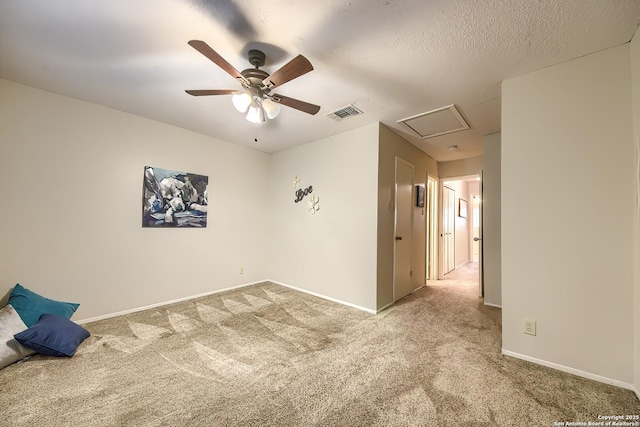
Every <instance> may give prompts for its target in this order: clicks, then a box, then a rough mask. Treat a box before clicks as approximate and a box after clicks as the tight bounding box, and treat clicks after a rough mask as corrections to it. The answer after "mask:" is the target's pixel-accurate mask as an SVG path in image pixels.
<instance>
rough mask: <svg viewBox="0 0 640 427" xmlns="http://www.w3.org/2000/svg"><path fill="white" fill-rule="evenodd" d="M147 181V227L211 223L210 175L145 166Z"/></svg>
mask: <svg viewBox="0 0 640 427" xmlns="http://www.w3.org/2000/svg"><path fill="white" fill-rule="evenodd" d="M143 182H144V184H143V188H142V226H143V227H190V228H203V227H206V226H207V206H208V205H209V196H208V186H209V177H207V176H204V175H197V174H194V173H188V172H178V171H174V170H170V169H162V168H157V167H151V166H145V167H144V180H143Z"/></svg>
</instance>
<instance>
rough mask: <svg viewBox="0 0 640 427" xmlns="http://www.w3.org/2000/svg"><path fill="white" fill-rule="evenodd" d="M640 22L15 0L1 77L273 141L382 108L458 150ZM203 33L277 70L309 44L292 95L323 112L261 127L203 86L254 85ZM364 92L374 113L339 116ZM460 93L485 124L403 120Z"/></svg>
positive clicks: (473, 145) (593, 16)
mask: <svg viewBox="0 0 640 427" xmlns="http://www.w3.org/2000/svg"><path fill="white" fill-rule="evenodd" d="M639 20H640V0H565V1H559V0H558V1H552V0H404V1H402V0H386V1H372V0H367V1H365V0H360V1H357V0H353V1H337V0H323V1H299V2H291V1H290V0H287V1H281V0H270V1H268V2H265V1H260V0H236V1H232V0H217V1H205V0H135V1H131V0H92V1H86V0H55V1H52V0H19V1H18V0H16V1H11V0H6V1H2V2H0V77H2V78H6V79H9V80H13V81H16V82H19V83H24V84H27V85H30V86H34V87H38V88H42V89H45V90H48V91H51V92H55V93H59V94H63V95H68V96H71V97H74V98H79V99H83V100H87V101H90V102H94V103H97V104H101V105H105V106H109V107H112V108H115V109H118V110H122V111H125V112H129V113H133V114H136V115H139V116H143V117H148V118H151V119H154V120H158V121H162V122H165V123H169V124H172V125H176V126H179V127H182V128H186V129H190V130H193V131H195V132H199V133H202V134H206V135H211V136H213V137H217V138H220V139H223V140H226V141H230V142H234V143H237V144H241V145H246V146H249V147H252V148H255V149H258V150H262V151H265V152H271V153H273V152H278V151H280V150H283V149H287V148H290V147H293V146H296V145H300V144H303V143H307V142H310V141H314V140H317V139H320V138H323V137H327V136H330V135H334V134H337V133H341V132H344V131H346V130H348V129H352V128H356V127H360V126H363V125H365V124H368V123H371V122H375V121H380V122H382V123H384V124H386V125H388V126H389V127H391V128H393V129H394V130H395V131H396V132H398V133H399V134H401V135H402V136H404V137H405V138H407V139H408V140H409V141H411V142H412V143H414V144H415V145H416V146H418V147H419V148H421V149H422V150H423V151H425V152H426V153H428V154H430V155H431V156H432V157H434V158H435V159H436V160H439V161H445V160H454V159H459V158H467V157H473V156H477V155H480V154H482V136H483V135H487V134H490V133H494V132H497V131H499V130H500V82H501V81H502V80H504V79H505V78H509V77H513V76H517V75H520V74H524V73H527V72H530V71H533V70H536V69H539V68H543V67H546V66H549V65H552V64H555V63H558V62H562V61H566V60H569V59H572V58H575V57H579V56H582V55H586V54H589V53H592V52H596V51H599V50H602V49H606V48H609V47H612V46H616V45H619V44H622V43H626V42H628V41H629V40H630V39H631V37H632V36H633V34H634V32H635V30H636V27H637V25H638V22H639ZM191 39H200V40H204V41H205V42H207V43H208V44H209V45H210V46H211V47H213V48H214V49H215V50H216V51H217V52H218V53H219V54H220V55H222V56H223V57H224V58H225V59H226V60H227V61H228V62H230V63H231V64H232V65H233V66H234V67H235V68H237V69H239V70H242V69H244V68H249V67H250V65H249V63H248V61H247V57H246V52H247V51H248V49H250V48H255V47H257V48H260V49H261V50H263V51H264V52H265V53H266V55H267V63H266V64H265V66H264V67H263V69H264V70H265V71H267V72H270V73H271V72H273V71H275V70H276V69H278V68H279V67H281V66H282V65H284V64H285V63H286V62H288V61H289V60H290V59H292V58H293V57H294V56H296V55H297V54H299V53H300V54H303V55H305V56H306V57H307V58H308V59H309V60H310V61H311V63H312V64H313V66H314V68H315V69H314V71H312V72H310V73H308V74H305V75H304V76H301V77H299V78H298V79H295V80H293V81H291V82H289V83H286V84H285V85H283V86H281V87H280V88H278V93H281V94H282V95H285V96H289V97H293V98H297V99H300V100H303V101H307V102H311V103H314V104H317V105H320V106H321V107H322V108H321V110H320V112H319V113H318V114H317V115H315V116H311V115H308V114H305V113H302V112H299V111H297V110H293V109H290V108H286V107H283V111H282V113H281V114H280V116H279V117H278V118H276V119H275V120H273V121H270V122H267V123H264V124H261V125H254V124H252V123H249V122H247V121H246V120H245V119H244V118H243V116H242V115H240V114H239V113H238V112H237V111H235V110H234V109H233V107H232V105H231V100H230V97H229V96H215V97H214V96H211V97H191V96H189V95H187V94H186V93H185V92H184V90H185V89H237V88H239V85H238V83H237V82H236V81H235V80H234V79H233V78H232V77H230V76H229V75H228V74H227V73H225V72H224V71H222V70H221V69H220V68H218V67H217V66H216V65H215V64H214V63H212V62H211V61H209V60H207V59H206V58H205V57H204V56H202V55H201V54H200V53H198V52H197V51H196V50H194V49H193V48H191V47H190V46H189V45H187V41H189V40H191ZM349 104H353V105H355V106H356V107H358V108H359V109H361V110H363V111H364V114H362V115H360V116H357V117H352V118H348V119H345V120H342V121H340V122H336V121H334V120H331V119H329V118H328V117H325V114H328V113H330V112H332V111H334V110H337V109H339V108H342V107H344V106H347V105H349ZM450 104H455V105H456V106H457V107H458V108H459V109H460V111H461V112H462V114H463V115H464V117H465V118H466V119H467V120H468V122H469V124H470V125H471V129H469V130H465V131H462V132H457V133H453V134H449V135H445V136H441V137H436V138H431V139H427V140H421V139H418V138H415V137H413V136H412V135H411V134H409V133H408V132H407V130H405V128H404V127H402V126H401V125H399V124H397V123H396V122H397V121H398V120H400V119H404V118H407V117H410V116H414V115H417V114H420V113H423V112H426V111H430V110H433V109H436V108H441V107H444V106H447V105H450ZM256 139H257V140H258V142H257V143H256V142H255V140H256ZM450 145H457V146H458V147H459V148H458V150H455V151H452V150H448V149H447V147H448V146H450Z"/></svg>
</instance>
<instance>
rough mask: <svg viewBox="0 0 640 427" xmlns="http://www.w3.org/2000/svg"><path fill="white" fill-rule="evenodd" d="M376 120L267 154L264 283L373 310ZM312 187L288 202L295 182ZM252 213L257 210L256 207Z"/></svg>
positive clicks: (374, 281) (376, 167) (376, 158)
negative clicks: (314, 202)
mask: <svg viewBox="0 0 640 427" xmlns="http://www.w3.org/2000/svg"><path fill="white" fill-rule="evenodd" d="M378 133H379V132H378V123H373V124H371V125H368V126H365V127H362V128H358V129H355V130H352V131H348V132H343V133H341V134H338V135H335V136H332V137H329V138H325V139H322V140H319V141H316V142H312V143H309V144H305V145H302V146H299V147H296V148H292V149H290V150H286V151H283V152H280V153H277V154H275V155H273V159H272V163H271V167H270V170H271V173H270V179H269V187H270V190H269V194H270V196H269V199H270V200H271V203H270V206H271V209H272V215H271V218H272V221H271V224H270V225H269V231H270V244H269V246H270V250H269V256H268V259H269V265H270V268H269V278H270V279H272V280H275V281H278V282H281V283H284V284H287V285H290V286H294V287H297V288H300V289H304V290H306V291H309V292H314V293H317V294H321V295H324V296H326V297H330V298H333V299H336V300H339V301H342V302H345V303H349V304H352V305H356V306H358V307H361V308H365V309H368V310H371V311H374V310H375V309H376V297H375V296H376V241H377V239H376V226H377V192H378V190H377V174H378ZM296 175H297V176H298V177H299V178H300V179H301V182H300V186H301V187H303V188H307V187H308V186H310V185H311V186H312V187H313V192H312V194H313V195H315V196H317V197H318V198H319V199H320V202H319V206H320V210H319V211H318V212H317V213H316V214H314V215H312V214H310V213H309V212H308V211H307V207H308V200H309V196H308V197H306V198H305V199H304V200H302V201H301V202H299V203H294V191H293V185H292V182H293V179H294V177H295V176H296ZM256 208H259V207H258V206H256Z"/></svg>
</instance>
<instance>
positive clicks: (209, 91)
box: [185, 89, 241, 96]
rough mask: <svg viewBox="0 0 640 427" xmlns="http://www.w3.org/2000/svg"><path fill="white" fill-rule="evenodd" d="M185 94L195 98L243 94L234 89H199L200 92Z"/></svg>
mask: <svg viewBox="0 0 640 427" xmlns="http://www.w3.org/2000/svg"><path fill="white" fill-rule="evenodd" d="M185 92H187V93H188V94H189V95H193V96H208V95H232V94H234V93H241V92H240V91H239V90H234V89H199V90H185Z"/></svg>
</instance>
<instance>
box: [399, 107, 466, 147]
mask: <svg viewBox="0 0 640 427" xmlns="http://www.w3.org/2000/svg"><path fill="white" fill-rule="evenodd" d="M398 123H400V124H403V125H404V126H406V127H407V128H408V129H410V130H411V131H412V132H413V133H415V134H416V135H418V136H419V137H420V138H422V139H427V138H434V137H436V136H440V135H446V134H448V133H453V132H459V131H462V130H466V129H469V128H470V126H469V124H468V123H467V121H466V120H465V119H464V117H462V114H460V111H458V108H457V107H456V106H455V105H453V104H452V105H448V106H446V107H442V108H438V109H436V110H432V111H427V112H426V113H422V114H418V115H416V116H411V117H407V118H406V119H402V120H398Z"/></svg>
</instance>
